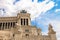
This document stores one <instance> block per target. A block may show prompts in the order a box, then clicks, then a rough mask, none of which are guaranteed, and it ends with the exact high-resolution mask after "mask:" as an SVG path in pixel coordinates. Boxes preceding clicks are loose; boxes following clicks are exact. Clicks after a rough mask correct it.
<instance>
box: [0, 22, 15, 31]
mask: <svg viewBox="0 0 60 40" xmlns="http://www.w3.org/2000/svg"><path fill="white" fill-rule="evenodd" d="M15 23H16V22H1V23H0V30H4V29H10V28H11V27H13V28H14V26H15Z"/></svg>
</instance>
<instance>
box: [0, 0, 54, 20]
mask: <svg viewBox="0 0 60 40" xmlns="http://www.w3.org/2000/svg"><path fill="white" fill-rule="evenodd" d="M14 1H15V0H13V1H12V0H4V1H3V0H1V1H0V8H5V9H6V14H5V16H6V15H7V14H8V15H10V16H11V15H13V14H14V13H15V12H16V11H18V10H22V9H25V10H27V11H28V12H29V13H30V14H31V19H32V20H33V19H35V17H38V16H39V15H40V14H41V13H42V12H46V11H48V10H50V9H51V8H53V7H54V2H52V1H49V0H45V1H43V2H41V3H37V2H36V1H37V0H34V2H32V1H31V0H20V1H18V2H16V3H15V5H13V2H14ZM47 2H49V3H48V4H46V3H47ZM2 3H3V5H2ZM12 13H13V14H12Z"/></svg>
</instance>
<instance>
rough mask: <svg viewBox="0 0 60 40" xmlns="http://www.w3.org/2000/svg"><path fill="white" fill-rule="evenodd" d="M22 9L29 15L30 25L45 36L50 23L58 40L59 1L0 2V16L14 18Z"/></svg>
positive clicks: (59, 23)
mask: <svg viewBox="0 0 60 40" xmlns="http://www.w3.org/2000/svg"><path fill="white" fill-rule="evenodd" d="M2 4H3V5H2ZM22 9H25V10H27V11H28V13H30V14H31V25H32V26H37V27H38V28H41V29H42V32H43V33H45V34H46V33H47V32H48V25H49V23H51V25H52V26H53V29H54V30H55V31H56V32H57V34H56V35H57V39H58V40H60V31H59V30H60V0H13V1H12V0H10V1H8V0H4V1H3V0H0V16H15V15H17V13H18V12H19V11H20V10H22Z"/></svg>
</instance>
